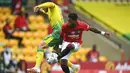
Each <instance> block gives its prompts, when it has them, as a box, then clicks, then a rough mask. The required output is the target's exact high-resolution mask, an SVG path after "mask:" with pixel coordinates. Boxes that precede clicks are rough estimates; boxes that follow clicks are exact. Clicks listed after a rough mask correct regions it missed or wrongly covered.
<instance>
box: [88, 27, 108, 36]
mask: <svg viewBox="0 0 130 73" xmlns="http://www.w3.org/2000/svg"><path fill="white" fill-rule="evenodd" d="M90 31H92V32H94V33H97V34H102V35H104V36H106V37H109V36H110V33H109V32H104V31H100V30H98V29H97V28H93V27H91V28H90Z"/></svg>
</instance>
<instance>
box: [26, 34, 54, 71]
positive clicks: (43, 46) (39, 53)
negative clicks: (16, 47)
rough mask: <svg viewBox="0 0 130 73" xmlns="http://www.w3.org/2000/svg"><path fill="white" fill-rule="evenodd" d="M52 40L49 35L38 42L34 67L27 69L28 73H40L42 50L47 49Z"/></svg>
mask: <svg viewBox="0 0 130 73" xmlns="http://www.w3.org/2000/svg"><path fill="white" fill-rule="evenodd" d="M52 40H53V37H52V36H51V35H49V36H47V37H46V38H44V40H42V41H41V42H40V44H39V45H38V49H37V54H36V64H35V67H33V68H31V69H28V72H32V73H35V72H39V73H40V65H41V62H42V60H43V55H44V49H46V48H48V46H49V44H50V42H51V41H52Z"/></svg>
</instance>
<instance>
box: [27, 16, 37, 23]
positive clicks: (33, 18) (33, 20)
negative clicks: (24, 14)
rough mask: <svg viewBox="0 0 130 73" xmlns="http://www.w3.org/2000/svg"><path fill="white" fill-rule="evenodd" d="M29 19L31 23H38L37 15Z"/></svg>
mask: <svg viewBox="0 0 130 73" xmlns="http://www.w3.org/2000/svg"><path fill="white" fill-rule="evenodd" d="M28 19H29V21H30V22H31V23H33V22H36V16H35V15H30V16H29V17H28Z"/></svg>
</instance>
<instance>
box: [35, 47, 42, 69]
mask: <svg viewBox="0 0 130 73" xmlns="http://www.w3.org/2000/svg"><path fill="white" fill-rule="evenodd" d="M43 55H44V50H43V49H38V50H37V55H36V64H35V67H40V65H41V62H42V60H43Z"/></svg>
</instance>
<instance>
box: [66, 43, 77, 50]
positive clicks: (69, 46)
mask: <svg viewBox="0 0 130 73" xmlns="http://www.w3.org/2000/svg"><path fill="white" fill-rule="evenodd" d="M66 48H68V49H74V48H75V47H74V44H68V45H67V47H66Z"/></svg>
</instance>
